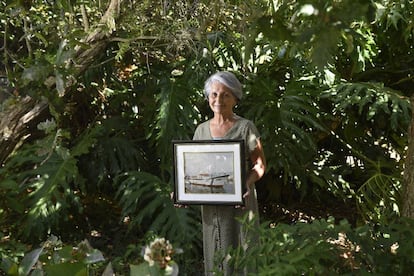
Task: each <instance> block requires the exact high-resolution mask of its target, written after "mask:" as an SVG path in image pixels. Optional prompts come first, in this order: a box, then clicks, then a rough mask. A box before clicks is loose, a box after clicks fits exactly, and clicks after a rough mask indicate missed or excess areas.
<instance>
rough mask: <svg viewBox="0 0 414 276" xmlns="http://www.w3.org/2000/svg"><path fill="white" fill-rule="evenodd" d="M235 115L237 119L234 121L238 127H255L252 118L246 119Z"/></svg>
mask: <svg viewBox="0 0 414 276" xmlns="http://www.w3.org/2000/svg"><path fill="white" fill-rule="evenodd" d="M236 116H237V121H236V123H237V124H238V125H239V126H240V127H248V128H249V127H255V125H254V123H253V121H252V120H249V119H246V118H244V117H241V116H239V115H236Z"/></svg>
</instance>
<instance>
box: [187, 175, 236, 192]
mask: <svg viewBox="0 0 414 276" xmlns="http://www.w3.org/2000/svg"><path fill="white" fill-rule="evenodd" d="M229 180H231V179H230V174H228V173H221V174H198V175H195V176H186V178H185V183H186V192H190V193H226V190H228V189H231V187H227V188H226V186H229V184H230V183H229Z"/></svg>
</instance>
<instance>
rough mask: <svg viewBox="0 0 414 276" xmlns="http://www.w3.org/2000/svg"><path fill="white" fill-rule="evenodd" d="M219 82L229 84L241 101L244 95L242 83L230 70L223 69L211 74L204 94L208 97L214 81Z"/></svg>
mask: <svg viewBox="0 0 414 276" xmlns="http://www.w3.org/2000/svg"><path fill="white" fill-rule="evenodd" d="M216 81H217V82H219V83H221V84H224V85H225V86H227V87H228V88H229V89H230V90H231V92H232V93H233V95H234V96H235V97H236V98H237V99H238V100H239V101H240V100H241V98H242V97H243V91H242V85H241V83H240V81H239V80H238V79H237V78H236V76H235V75H234V74H233V73H231V72H228V71H221V72H217V73H214V74H213V75H211V76H210V77H209V78H208V79H207V80H206V82H205V83H204V95H205V96H206V98H208V96H209V95H210V92H211V91H210V89H211V85H212V84H213V83H214V82H216Z"/></svg>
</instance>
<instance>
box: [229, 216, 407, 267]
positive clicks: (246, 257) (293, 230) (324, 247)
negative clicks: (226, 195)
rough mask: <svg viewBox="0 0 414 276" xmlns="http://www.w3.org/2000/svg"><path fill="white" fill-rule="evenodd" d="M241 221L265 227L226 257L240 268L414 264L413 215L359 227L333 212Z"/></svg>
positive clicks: (245, 223) (402, 265) (250, 227)
mask: <svg viewBox="0 0 414 276" xmlns="http://www.w3.org/2000/svg"><path fill="white" fill-rule="evenodd" d="M242 221H243V223H244V225H245V227H246V228H247V229H249V230H250V231H254V232H257V231H259V232H260V242H259V243H251V244H250V245H249V248H248V249H247V250H244V249H243V248H241V247H240V248H237V249H232V250H229V251H228V254H229V255H228V256H227V258H229V259H230V263H231V264H232V265H233V266H234V267H235V268H237V269H243V268H250V269H251V268H254V267H257V271H258V274H259V275H298V274H311V275H326V274H329V275H345V274H352V275H366V274H367V273H374V274H376V275H402V274H407V273H408V274H410V271H411V269H412V267H413V265H414V263H413V260H412V258H411V257H410V256H411V255H410V254H411V253H412V251H413V249H412V242H413V239H412V237H413V234H414V232H413V228H412V226H413V223H414V222H413V221H412V220H411V219H399V220H397V221H394V222H393V223H390V224H389V225H385V224H383V225H370V224H366V225H364V226H361V227H356V228H354V227H353V226H352V225H351V224H349V223H348V222H347V221H346V220H344V221H341V222H339V223H337V222H335V220H334V219H333V218H329V219H328V220H324V219H322V220H315V221H313V222H312V223H310V224H307V223H298V224H295V225H288V224H277V225H271V227H270V228H269V225H268V224H262V225H261V227H260V228H259V229H257V228H253V224H251V223H249V222H247V220H246V218H244V219H243V220H242ZM406 241H407V242H406ZM410 252H411V253H410Z"/></svg>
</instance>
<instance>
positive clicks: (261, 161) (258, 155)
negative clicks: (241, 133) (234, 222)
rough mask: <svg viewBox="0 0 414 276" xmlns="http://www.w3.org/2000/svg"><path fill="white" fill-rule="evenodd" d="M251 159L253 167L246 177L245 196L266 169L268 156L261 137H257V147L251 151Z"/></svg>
mask: <svg viewBox="0 0 414 276" xmlns="http://www.w3.org/2000/svg"><path fill="white" fill-rule="evenodd" d="M250 160H251V162H252V164H253V167H252V168H251V170H250V171H249V172H248V175H247V179H246V189H247V191H246V193H245V194H244V195H243V197H247V196H249V194H250V189H252V188H253V185H254V183H255V182H256V181H257V180H259V179H260V178H262V176H263V175H264V173H265V171H266V158H265V155H264V151H263V146H262V143H261V141H260V139H257V145H256V148H255V149H254V150H253V151H252V152H251V153H250Z"/></svg>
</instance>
